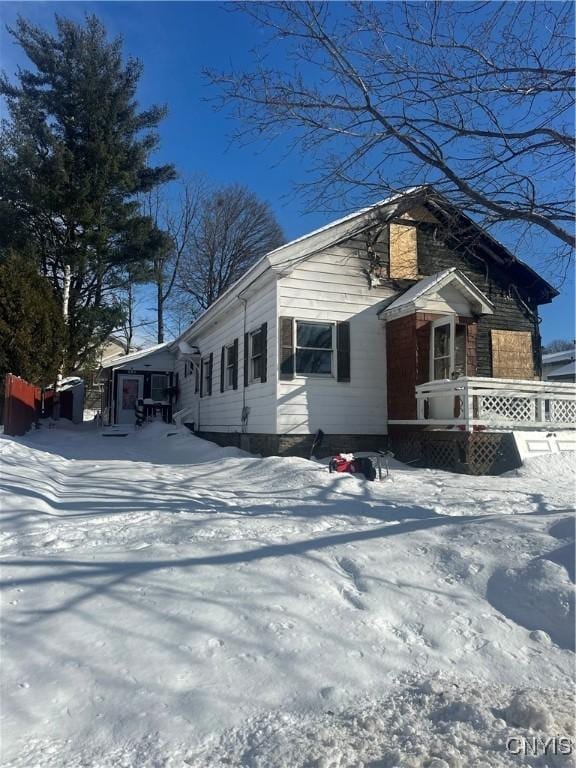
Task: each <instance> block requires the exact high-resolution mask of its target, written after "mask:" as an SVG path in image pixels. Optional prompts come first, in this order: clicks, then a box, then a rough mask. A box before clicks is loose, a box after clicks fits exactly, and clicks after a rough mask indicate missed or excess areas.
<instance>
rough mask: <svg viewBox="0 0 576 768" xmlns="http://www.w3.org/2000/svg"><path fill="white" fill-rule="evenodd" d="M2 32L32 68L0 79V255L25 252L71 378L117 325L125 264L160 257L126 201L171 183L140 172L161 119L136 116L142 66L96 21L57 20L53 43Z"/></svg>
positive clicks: (143, 220) (34, 30) (165, 175)
mask: <svg viewBox="0 0 576 768" xmlns="http://www.w3.org/2000/svg"><path fill="white" fill-rule="evenodd" d="M10 31H11V34H12V35H13V36H14V38H15V39H16V41H17V42H18V43H19V44H20V46H21V47H22V49H23V50H24V51H25V53H26V55H27V56H28V58H29V60H30V61H31V63H32V64H33V65H34V67H33V69H31V70H20V71H19V72H18V75H17V82H16V83H11V82H9V80H8V79H7V78H6V77H3V78H2V79H1V80H0V94H2V95H3V96H4V97H5V99H6V102H7V105H8V111H9V119H8V120H7V121H5V122H4V124H3V126H2V128H3V131H2V137H1V139H0V225H2V226H3V230H4V231H3V235H1V236H0V245H3V246H4V247H6V246H12V245H15V246H16V247H19V246H21V244H22V241H23V240H25V241H26V244H27V246H28V247H32V248H33V249H34V252H35V253H36V255H37V259H38V265H39V267H40V268H41V270H42V272H43V274H44V275H45V276H46V277H48V278H49V280H50V281H51V282H52V284H53V287H54V290H55V293H56V295H57V297H58V298H59V301H60V303H61V306H62V312H63V316H64V318H65V319H66V326H67V337H66V344H65V355H64V360H63V371H64V372H71V371H73V370H77V369H78V368H79V367H81V366H82V365H83V364H84V363H85V362H86V361H87V360H88V359H89V357H90V355H91V353H93V351H94V349H95V348H96V347H98V346H99V344H100V343H101V342H102V341H103V340H104V339H105V338H106V336H107V335H108V334H109V333H110V331H111V330H112V329H113V328H114V327H115V326H117V325H118V322H119V314H120V312H121V309H120V307H119V305H118V304H117V303H116V302H115V299H114V291H115V289H116V288H117V287H118V284H119V280H120V279H121V275H122V273H123V271H124V270H125V267H126V265H127V264H130V263H133V262H144V261H146V260H148V259H149V258H151V257H153V256H154V254H155V252H156V251H157V249H158V248H163V247H165V241H164V237H163V233H161V232H159V231H158V230H157V229H156V227H155V226H154V224H153V222H152V221H151V219H150V218H148V217H146V216H142V215H141V213H140V211H139V204H138V200H137V197H136V196H137V195H138V194H140V193H142V192H148V191H150V190H151V189H153V188H154V187H156V186H157V185H159V184H163V183H164V182H166V181H168V180H170V179H172V178H174V177H175V172H174V169H173V167H172V166H170V165H162V166H157V167H154V166H151V165H150V164H149V159H150V155H151V153H152V152H153V150H154V149H155V148H156V147H157V144H158V136H157V133H156V132H155V129H156V128H157V126H158V124H159V123H160V121H161V120H162V118H163V117H164V116H165V108H163V107H158V106H153V107H151V108H150V109H147V110H144V111H139V110H138V105H137V102H136V99H135V96H136V90H137V86H138V81H139V78H140V75H141V72H142V66H141V64H140V63H139V62H138V61H136V60H134V59H131V58H129V59H127V60H126V61H124V60H123V57H122V41H121V40H120V39H116V40H114V41H112V42H110V41H109V40H108V39H107V37H106V31H105V29H104V27H103V25H102V24H101V22H100V21H99V20H98V19H97V18H96V17H95V16H87V18H86V21H85V24H84V25H77V24H75V23H73V22H71V21H69V20H66V19H63V18H61V17H58V16H57V17H56V33H55V34H54V35H52V34H50V33H49V32H47V31H45V30H43V29H40V28H38V27H35V26H33V25H32V24H30V23H29V22H27V21H26V20H24V19H23V18H20V19H19V20H18V22H17V25H16V27H15V28H14V29H11V30H10Z"/></svg>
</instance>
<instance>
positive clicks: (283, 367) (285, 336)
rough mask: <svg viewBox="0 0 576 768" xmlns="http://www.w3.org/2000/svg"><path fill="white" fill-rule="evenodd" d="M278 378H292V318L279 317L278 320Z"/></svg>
mask: <svg viewBox="0 0 576 768" xmlns="http://www.w3.org/2000/svg"><path fill="white" fill-rule="evenodd" d="M279 322H280V379H283V380H285V381H286V380H289V379H293V378H294V319H293V318H292V317H281V318H280V320H279Z"/></svg>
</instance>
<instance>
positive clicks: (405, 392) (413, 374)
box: [386, 315, 429, 419]
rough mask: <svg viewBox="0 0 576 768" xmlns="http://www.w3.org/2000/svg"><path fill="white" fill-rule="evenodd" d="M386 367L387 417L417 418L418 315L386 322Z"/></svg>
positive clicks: (419, 365) (419, 364)
mask: <svg viewBox="0 0 576 768" xmlns="http://www.w3.org/2000/svg"><path fill="white" fill-rule="evenodd" d="M421 332H422V331H421ZM428 333H429V331H428ZM386 365H387V386H388V418H389V419H415V418H416V398H415V397H414V388H415V386H416V383H417V377H418V369H419V368H420V367H421V361H418V359H417V329H416V316H415V315H408V316H406V317H399V318H398V319H397V320H391V321H390V322H388V323H386ZM424 381H426V379H424Z"/></svg>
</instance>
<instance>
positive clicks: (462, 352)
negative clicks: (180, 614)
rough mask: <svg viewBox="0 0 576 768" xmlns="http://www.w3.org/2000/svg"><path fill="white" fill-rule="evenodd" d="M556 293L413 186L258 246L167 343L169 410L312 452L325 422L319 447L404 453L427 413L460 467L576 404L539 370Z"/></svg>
mask: <svg viewBox="0 0 576 768" xmlns="http://www.w3.org/2000/svg"><path fill="white" fill-rule="evenodd" d="M555 295H557V292H556V291H555V289H554V288H552V287H551V286H550V285H549V284H548V283H546V282H545V281H544V280H543V279H542V278H541V277H539V276H538V275H537V274H536V273H535V272H534V271H533V270H532V269H531V268H530V267H528V266H527V265H525V264H523V263H522V262H520V261H519V260H518V259H516V258H515V257H514V256H513V255H512V254H511V253H510V252H509V251H508V250H506V249H505V248H504V247H503V246H502V245H501V244H500V243H498V242H496V241H495V240H494V239H493V238H492V237H491V236H490V235H488V234H487V233H486V232H485V231H483V230H481V229H480V228H479V227H478V226H477V225H475V224H474V223H473V222H472V221H471V220H470V219H468V218H467V217H466V216H464V215H463V214H462V213H461V212H460V211H459V210H458V209H456V208H455V207H454V206H452V205H451V204H449V203H448V202H447V201H446V200H445V199H444V198H443V197H441V196H440V195H438V194H437V193H435V192H434V191H433V190H431V188H429V187H420V188H415V189H411V190H408V191H407V192H405V193H403V194H401V195H396V196H394V197H392V198H389V199H387V200H384V201H381V202H380V203H378V204H376V205H373V206H371V207H369V208H365V209H362V210H360V211H357V212H356V213H353V214H352V215H350V216H346V217H345V218H342V219H339V220H338V221H335V222H333V223H331V224H329V225H328V226H325V227H322V228H321V229H318V230H316V231H314V232H311V233H310V234H308V235H306V236H304V237H301V238H298V239H297V240H294V241H292V242H290V243H288V244H286V245H284V246H282V247H281V248H278V249H277V250H275V251H272V252H271V253H269V254H267V255H266V256H264V257H263V258H262V259H260V260H259V261H258V262H257V263H256V264H254V266H253V267H252V268H251V269H249V270H248V271H247V272H246V274H245V275H244V276H243V277H242V278H241V279H240V280H239V281H238V282H237V283H236V284H235V285H233V286H232V287H231V288H230V289H228V291H226V292H225V293H224V294H223V295H222V296H221V297H220V298H219V299H218V300H217V301H216V302H214V303H213V304H212V305H211V306H210V307H209V309H208V310H206V311H205V312H204V313H203V314H202V315H201V316H200V317H198V319H197V320H196V321H195V322H194V323H193V324H192V325H191V326H190V327H189V328H188V329H187V330H186V331H185V332H184V333H183V334H182V335H181V336H180V337H179V339H177V340H176V341H175V342H173V343H171V344H168V345H166V349H165V350H163V352H169V353H170V354H172V355H173V358H174V361H175V362H174V369H173V373H174V384H175V389H174V392H176V391H177V396H176V395H175V402H174V406H173V409H174V414H175V418H176V420H178V421H179V422H182V423H186V424H188V425H189V426H190V427H191V428H193V429H194V431H195V432H197V433H198V434H199V435H201V436H203V437H206V438H208V439H210V440H214V441H216V442H218V443H220V444H222V445H226V444H229V445H239V446H241V447H243V448H246V449H248V450H251V451H254V452H258V453H263V454H287V453H288V454H289V453H301V454H304V455H307V453H308V452H309V450H310V446H311V443H312V440H313V437H314V435H315V433H316V432H317V430H322V432H323V433H324V435H325V437H324V453H332V452H337V451H342V450H361V449H375V448H382V447H385V446H386V445H387V442H388V438H390V439H392V442H393V444H394V445H395V449H396V451H397V453H398V454H399V455H403V456H405V455H408V454H409V453H410V451H412V450H415V451H416V452H418V451H419V452H420V453H422V451H423V447H422V446H423V442H426V440H428V437H426V435H428V436H429V435H430V434H431V433H430V429H429V428H430V427H431V426H432V427H434V428H436V429H437V430H438V431H437V432H435V434H434V438H435V439H436V438H437V437H438V436H439V434H440V432H441V433H442V435H444V437H445V439H447V440H448V443H449V447H450V450H451V451H452V453H453V454H454V456H456V457H457V458H456V459H455V460H454V462H452V463H458V462H460V463H463V464H467V463H469V462H470V461H471V459H470V456H469V449H470V445H472V444H476V443H477V442H478V441H479V440H480V439H481V438H480V437H477V435H476V433H477V431H478V430H479V429H484V432H486V428H487V427H488V428H489V427H493V426H498V427H499V429H500V434H499V435H498V436H495V437H493V438H492V443H493V444H494V446H495V447H494V448H493V449H491V450H490V451H488V453H490V454H491V455H492V458H494V457H495V456H496V455H497V454H498V450H499V448H498V446H499V445H500V444H501V442H502V436H501V427H502V426H505V427H510V428H512V427H518V426H519V425H520V426H524V427H528V426H530V427H532V428H534V427H545V426H550V424H552V423H553V424H554V425H555V426H557V427H562V426H570V425H571V422H572V421H573V420H574V418H575V417H576V403H575V402H574V387H572V386H571V385H566V384H561V385H559V384H555V385H548V384H543V383H542V382H540V381H539V379H540V374H541V360H540V337H539V331H538V314H537V312H538V305H539V304H543V303H547V302H549V301H551V300H552V299H553V298H554V296H555ZM141 359H142V358H141ZM164 367H165V368H166V371H168V365H166V366H164ZM431 385H433V386H431ZM550 386H552V387H553V388H554V387H555V389H554V392H552V390H550V391H548V389H547V387H548V388H549V387H550ZM116 387H118V384H116ZM423 387H424V389H422V388H423ZM434 387H436V389H435V388H434ZM176 397H177V399H176ZM454 428H457V429H458V434H457V435H455V432H454ZM447 435H448V437H446V436H447ZM425 438H426V439H425ZM456 438H457V439H456ZM487 439H488V438H487V437H486V434H485V435H484V436H483V437H482V440H484V443H486V441H487ZM458 441H460V443H462V441H464V442H463V443H462V444H460V443H458ZM410 446H412V447H410ZM454 446H456V447H454ZM442 451H444V453H446V443H444V444H443V448H442ZM436 452H437V453H438V451H436ZM454 452H455V453H454ZM484 464H485V465H488V464H490V461H488V460H486V461H485V462H484Z"/></svg>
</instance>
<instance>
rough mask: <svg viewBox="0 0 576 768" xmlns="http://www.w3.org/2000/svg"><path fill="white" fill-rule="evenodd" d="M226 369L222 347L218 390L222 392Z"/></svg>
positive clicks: (224, 348)
mask: <svg viewBox="0 0 576 768" xmlns="http://www.w3.org/2000/svg"><path fill="white" fill-rule="evenodd" d="M225 371H226V347H222V352H221V354H220V392H224V377H225Z"/></svg>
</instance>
